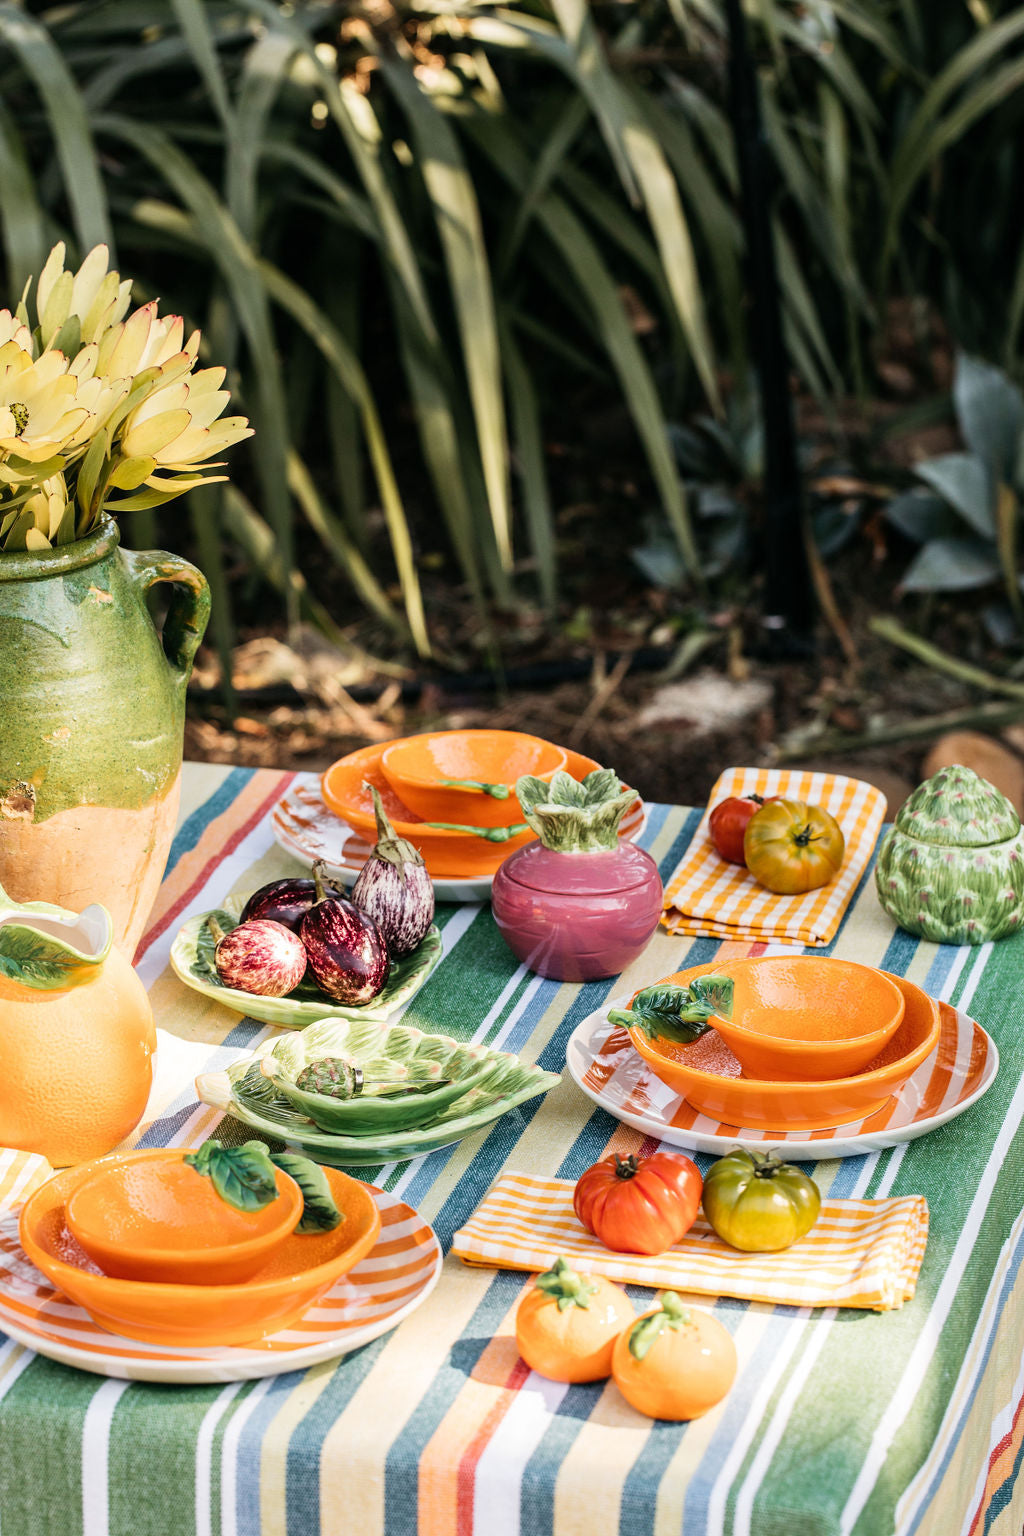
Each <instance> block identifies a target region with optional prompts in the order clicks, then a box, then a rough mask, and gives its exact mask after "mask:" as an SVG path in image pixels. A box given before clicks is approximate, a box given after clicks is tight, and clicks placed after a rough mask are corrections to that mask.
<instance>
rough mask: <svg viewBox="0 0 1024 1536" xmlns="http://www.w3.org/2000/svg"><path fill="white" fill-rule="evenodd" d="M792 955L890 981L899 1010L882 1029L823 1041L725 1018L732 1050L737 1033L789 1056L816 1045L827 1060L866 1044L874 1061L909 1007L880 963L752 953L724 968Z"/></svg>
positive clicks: (746, 1042) (725, 971) (888, 986)
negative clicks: (732, 1036)
mask: <svg viewBox="0 0 1024 1536" xmlns="http://www.w3.org/2000/svg"><path fill="white" fill-rule="evenodd" d="M790 958H792V959H793V960H797V961H802V960H811V961H814V960H816V961H818V963H819V964H826V965H827V964H831V963H838V964H839V965H842V966H846V967H850V968H851V969H854V970H857V971H868V972H870V973H871V974H872V975H873V976H879V977H881V978H882V979H883V980H884V982H885V984H886V985H885V987H884V989H883V990H884V991H886V992H893V993H895V994H896V999H897V1012H896V1016H895V1018H894V1019H893V1018H890V1019H887V1020H886V1022H885V1024H883V1025H882V1026H881V1027H880V1028H879V1029H871V1030H866V1031H865V1032H864V1033H863V1034H860V1035H843V1036H841V1037H840V1038H838V1039H830V1040H820V1039H816V1038H814V1037H813V1036H811V1037H809V1038H807V1037H805V1038H803V1039H801V1038H800V1037H799V1036H797V1035H778V1034H767V1033H763V1032H762V1031H760V1030H755V1029H748V1028H747V1027H746V1025H744V1024H742V1023H740V1021H739V1020H738V1019H726V1018H723V1019H722V1021H721V1022H722V1023H723V1024H724V1025H725V1029H724V1030H719V1034H721V1036H722V1039H723V1040H724V1041H725V1043H726V1044H727V1045H729V1046H730V1049H731V1042H730V1039H729V1035H730V1034H731V1033H735V1034H736V1035H737V1036H738V1037H739V1039H740V1041H741V1043H742V1044H744V1045H752V1046H754V1047H755V1048H756V1049H758V1050H765V1051H771V1049H772V1048H773V1046H776V1045H778V1046H779V1047H780V1052H779V1054H780V1055H782V1056H786V1055H788V1054H789V1051H788V1050H787V1048H788V1047H796V1048H804V1049H812V1048H813V1050H814V1052H815V1053H816V1054H818V1055H821V1056H824V1057H825V1058H826V1059H827V1058H828V1057H830V1056H839V1055H841V1054H842V1053H843V1052H844V1051H849V1050H850V1049H851V1047H864V1048H865V1049H867V1048H868V1047H870V1048H871V1049H870V1053H869V1054H868V1055H867V1056H866V1057H865V1058H864V1059H865V1061H866V1062H867V1061H870V1060H871V1057H872V1056H873V1055H877V1053H878V1052H879V1051H880V1050H882V1048H883V1047H884V1046H885V1045H887V1044H888V1042H889V1041H890V1040H891V1039H892V1037H893V1035H894V1034H895V1033H896V1031H897V1030H898V1029H899V1027H900V1025H901V1024H902V1023H903V1015H904V1012H905V1010H906V999H905V997H904V995H903V993H902V992H901V991H900V988H899V987H898V986H897V985H896V983H895V982H894V981H893V978H892V977H891V976H890V975H889V974H888V973H887V972H886V971H883V970H879V969H878V968H877V967H876V966H873V965H865V964H864V963H863V962H862V961H860V960H846V959H843V958H842V957H837V956H832V955H793V956H792V957H790V956H787V955H748V956H746V957H744V958H743V959H740V960H727V961H725V962H724V963H723V964H722V966H721V971H722V974H723V975H728V974H729V971H730V970H733V969H735V968H737V967H739V966H743V967H744V968H745V967H747V966H754V965H759V964H761V965H763V964H764V963H765V962H766V961H772V960H789V959H790ZM714 1027H715V1028H716V1029H718V1015H717V1014H716V1016H715V1025H714ZM733 1055H736V1052H735V1051H733ZM853 1075H855V1074H852V1073H848V1074H847V1076H853ZM836 1081H839V1079H836Z"/></svg>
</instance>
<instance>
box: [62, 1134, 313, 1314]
mask: <svg viewBox="0 0 1024 1536" xmlns="http://www.w3.org/2000/svg"><path fill="white" fill-rule="evenodd" d="M89 1167H90V1170H91V1171H90V1172H89V1173H88V1176H87V1177H85V1178H83V1179H82V1180H81V1181H80V1182H79V1183H78V1184H77V1185H76V1186H75V1189H74V1191H73V1193H72V1194H71V1196H70V1198H69V1199H68V1202H67V1207H66V1211H65V1220H66V1221H67V1225H68V1229H69V1231H70V1232H71V1234H72V1236H73V1237H74V1238H75V1239H76V1241H77V1242H78V1243H79V1245H80V1246H81V1247H82V1248H83V1249H84V1250H85V1252H86V1253H87V1254H88V1255H89V1257H90V1259H92V1261H93V1263H95V1264H98V1265H99V1267H100V1269H102V1270H103V1273H104V1274H105V1275H110V1276H112V1277H113V1278H115V1279H118V1280H155V1281H158V1282H165V1283H167V1284H172V1285H237V1284H240V1283H241V1282H242V1281H243V1280H248V1279H250V1278H251V1277H252V1276H253V1275H255V1274H256V1273H257V1271H258V1270H260V1269H262V1268H263V1266H264V1265H265V1264H266V1263H267V1262H268V1260H269V1259H270V1257H271V1254H272V1253H273V1252H274V1249H275V1248H277V1247H279V1246H280V1245H281V1244H282V1243H283V1242H284V1241H285V1239H286V1238H287V1237H289V1236H290V1234H291V1233H292V1232H293V1231H294V1230H295V1228H296V1227H297V1226H298V1224H299V1222H300V1221H301V1220H302V1191H301V1190H300V1189H299V1186H298V1185H297V1184H296V1182H295V1180H294V1179H292V1178H289V1176H288V1175H287V1174H286V1173H282V1171H281V1170H280V1169H277V1170H276V1180H277V1193H278V1198H277V1199H276V1200H272V1201H271V1202H270V1204H269V1205H265V1206H263V1207H262V1209H261V1210H258V1211H237V1210H235V1208H234V1206H231V1205H228V1203H227V1202H226V1201H225V1200H222V1199H221V1198H220V1196H219V1195H218V1194H217V1191H216V1190H215V1189H214V1187H213V1184H212V1182H211V1181H210V1180H209V1179H208V1178H206V1177H205V1176H204V1175H203V1174H200V1173H197V1172H196V1170H195V1169H194V1168H190V1167H189V1166H188V1164H187V1163H186V1162H185V1151H184V1150H181V1151H178V1150H176V1149H170V1148H165V1147H159V1148H156V1149H155V1150H152V1151H146V1152H122V1153H116V1154H114V1155H113V1156H112V1157H104V1158H101V1159H100V1160H99V1162H96V1163H92V1164H90V1165H89Z"/></svg>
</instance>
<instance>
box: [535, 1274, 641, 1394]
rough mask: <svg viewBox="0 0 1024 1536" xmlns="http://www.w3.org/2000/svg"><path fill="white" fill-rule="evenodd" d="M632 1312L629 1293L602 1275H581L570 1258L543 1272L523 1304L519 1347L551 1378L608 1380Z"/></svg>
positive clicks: (540, 1372)
mask: <svg viewBox="0 0 1024 1536" xmlns="http://www.w3.org/2000/svg"><path fill="white" fill-rule="evenodd" d="M632 1317H633V1308H632V1306H631V1305H630V1300H629V1297H628V1296H627V1295H626V1293H625V1291H623V1290H621V1289H620V1287H619V1286H617V1285H613V1284H612V1282H611V1281H610V1280H604V1279H602V1277H601V1276H600V1275H580V1274H577V1273H576V1271H575V1270H573V1269H570V1267H569V1265H568V1264H567V1263H566V1261H565V1259H556V1260H555V1262H554V1264H553V1266H552V1267H551V1269H549V1270H548V1271H547V1272H546V1273H545V1274H543V1275H538V1276H537V1279H536V1281H535V1283H534V1284H533V1285H532V1286H531V1288H530V1290H529V1291H528V1292H527V1293H526V1295H525V1296H524V1297H523V1299H522V1301H521V1302H520V1303H519V1310H518V1312H517V1313H516V1346H517V1348H518V1350H519V1353H520V1354H521V1355H522V1357H523V1359H524V1360H525V1361H526V1363H527V1365H528V1366H529V1367H530V1369H531V1370H532V1371H537V1372H538V1373H539V1375H541V1376H547V1377H548V1378H549V1379H550V1380H551V1381H603V1380H604V1378H605V1377H606V1376H610V1375H611V1370H612V1352H613V1350H614V1348H615V1341H616V1339H617V1338H618V1337H619V1334H620V1333H621V1332H622V1330H623V1328H624V1327H625V1325H626V1323H627V1322H629V1321H630V1320H631V1319H632Z"/></svg>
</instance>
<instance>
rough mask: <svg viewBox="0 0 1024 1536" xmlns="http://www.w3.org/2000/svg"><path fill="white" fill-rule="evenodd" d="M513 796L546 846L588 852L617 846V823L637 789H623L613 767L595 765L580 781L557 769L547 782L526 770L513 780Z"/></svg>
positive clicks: (563, 850) (565, 851)
mask: <svg viewBox="0 0 1024 1536" xmlns="http://www.w3.org/2000/svg"><path fill="white" fill-rule="evenodd" d="M516 798H517V800H518V801H519V804H520V806H521V807H522V812H523V816H524V817H525V818H526V822H527V824H528V825H529V826H530V827H532V829H533V831H534V832H536V834H537V836H538V837H539V838H540V840H541V842H542V843H543V844H544V846H545V848H552V849H554V850H555V851H556V852H559V853H590V852H593V851H594V850H596V849H600V848H616V847H617V846H618V841H619V822H620V821H621V820H622V818H623V816H624V815H625V814H626V812H627V811H628V810H629V807H630V806H631V805H633V804H634V802H635V800H636V791H635V790H632V789H626V788H625V787H624V785H623V784H622V781H621V780H620V779H619V777H618V775H617V774H616V773H615V772H614V770H613V769H611V768H595V769H594V771H593V772H592V773H588V774H587V775H586V777H585V778H584V779H583V780H578V779H574V778H573V777H572V775H571V774H569V773H564V772H561V771H560V772H558V773H556V774H554V775H553V776H552V778H551V781H550V783H548V782H547V781H546V780H544V779H538V778H535V777H534V776H533V775H532V774H524V775H523V777H522V778H521V779H517V780H516Z"/></svg>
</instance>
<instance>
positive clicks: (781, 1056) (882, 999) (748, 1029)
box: [714, 955, 904, 1082]
mask: <svg viewBox="0 0 1024 1536" xmlns="http://www.w3.org/2000/svg"><path fill="white" fill-rule="evenodd" d="M715 975H716V976H719V975H721V976H727V977H729V978H730V980H731V981H732V983H733V1000H732V1013H731V1017H730V1018H724V1017H721V1018H720V1017H719V1016H718V1015H717V1014H716V1015H715V1019H714V1028H715V1029H716V1030H717V1031H718V1033H719V1034H720V1035H721V1037H722V1039H723V1040H724V1041H725V1042H726V1044H727V1045H728V1046H729V1048H730V1050H731V1051H732V1053H733V1055H734V1056H735V1057H736V1058H737V1059H738V1061H739V1063H740V1065H741V1066H742V1068H743V1070H744V1072H745V1073H747V1075H748V1076H750V1077H760V1078H775V1079H785V1078H790V1079H792V1080H793V1081H795V1082H813V1081H816V1080H819V1079H828V1078H837V1077H849V1076H851V1075H852V1074H853V1073H855V1072H862V1071H863V1070H864V1068H865V1067H866V1066H867V1064H868V1062H869V1061H873V1060H874V1058H875V1057H876V1056H877V1055H878V1053H879V1051H880V1050H882V1049H883V1047H884V1046H886V1045H887V1044H888V1043H889V1041H890V1040H891V1039H892V1037H893V1035H894V1034H895V1033H896V1031H897V1029H898V1028H899V1026H900V1024H901V1023H902V1020H903V1009H904V1002H903V994H902V992H901V991H900V989H899V987H898V986H897V985H896V983H895V982H894V981H893V980H892V978H891V977H889V976H887V975H886V974H885V972H884V971H877V970H875V969H874V968H873V967H872V966H870V965H857V964H855V963H854V962H853V961H852V960H837V959H835V958H833V957H831V956H823V955H760V956H757V957H756V958H754V959H751V960H731V961H726V962H725V963H723V964H722V965H721V966H718V967H716V969H715Z"/></svg>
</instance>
